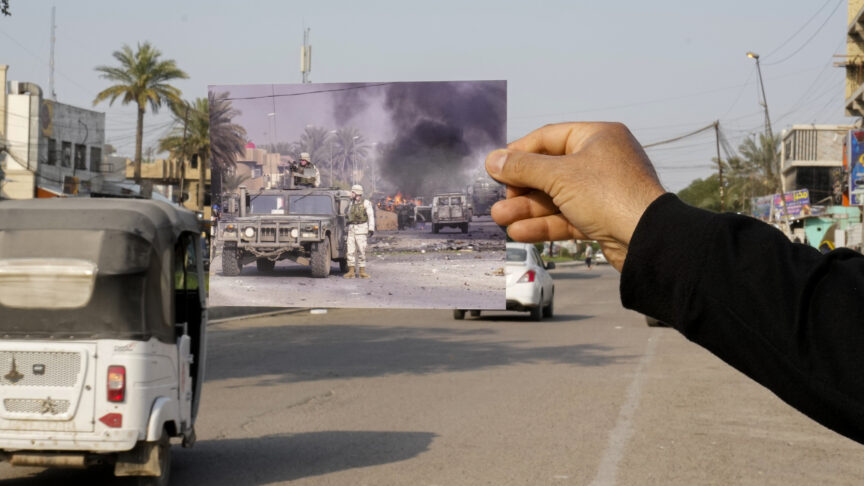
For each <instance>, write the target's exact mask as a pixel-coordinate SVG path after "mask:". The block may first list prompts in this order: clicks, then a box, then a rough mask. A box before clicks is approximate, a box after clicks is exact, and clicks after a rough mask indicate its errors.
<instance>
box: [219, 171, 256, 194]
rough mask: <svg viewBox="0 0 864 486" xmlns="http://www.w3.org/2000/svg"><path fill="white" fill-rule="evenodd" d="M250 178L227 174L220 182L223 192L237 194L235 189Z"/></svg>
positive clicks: (248, 176) (247, 175)
mask: <svg viewBox="0 0 864 486" xmlns="http://www.w3.org/2000/svg"><path fill="white" fill-rule="evenodd" d="M250 178H251V176H250V175H249V174H234V173H229V174H226V175H225V178H224V179H223V180H222V187H223V188H224V189H225V192H237V189H238V188H239V187H240V186H241V185H242V184H243V183H244V182H246V181H248V180H249V179H250Z"/></svg>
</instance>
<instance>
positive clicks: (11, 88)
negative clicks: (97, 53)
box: [0, 65, 112, 199]
mask: <svg viewBox="0 0 864 486" xmlns="http://www.w3.org/2000/svg"><path fill="white" fill-rule="evenodd" d="M7 72H8V66H5V65H0V87H2V92H0V168H2V170H3V173H4V179H3V180H2V182H0V197H2V198H10V199H29V198H33V197H55V196H59V195H64V194H65V195H86V194H88V193H90V192H100V191H101V190H102V186H103V184H104V182H105V181H106V175H108V177H107V179H111V175H112V173H111V172H110V171H108V172H107V173H106V170H107V168H106V166H105V165H104V161H105V159H104V157H103V154H102V151H103V148H104V144H105V114H104V113H101V112H97V111H93V110H89V109H86V108H79V107H77V106H72V105H67V104H64V103H59V102H56V101H52V100H48V99H44V98H43V96H42V89H41V88H40V87H39V86H38V85H36V84H34V83H27V82H21V81H10V82H8V83H7Z"/></svg>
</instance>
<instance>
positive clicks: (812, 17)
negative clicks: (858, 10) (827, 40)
mask: <svg viewBox="0 0 864 486" xmlns="http://www.w3.org/2000/svg"><path fill="white" fill-rule="evenodd" d="M840 1H843V0H840ZM829 3H831V0H826V1H825V3H823V4H822V6H821V7H819V10H817V11H816V12H815V13H813V15H811V16H810V18H809V19H807V21H806V22H804V24H803V25H802V26H801V27H799V28H798V30H796V31H795V33H794V34H792V35H790V36H789V38H788V39H786V40H784V41H783V42H781V43H780V45H779V46H777V47H776V48H775V49H774V50H773V51H771V52H769V53H768V54H765V57H770V56H771V55H772V54H774V53H775V52H777V51H779V50H780V49H782V48H783V47H785V46H786V43H788V42H789V41H791V40H792V39H794V38H795V36H796V35H798V34H800V33H801V31H802V30H804V28H805V27H807V26H808V25H810V22H812V21H813V19H815V18H816V16H817V15H819V12H821V11H822V10H824V9H825V7H826V6H827V5H828V4H829Z"/></svg>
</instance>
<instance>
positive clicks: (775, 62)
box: [765, 0, 843, 66]
mask: <svg viewBox="0 0 864 486" xmlns="http://www.w3.org/2000/svg"><path fill="white" fill-rule="evenodd" d="M842 4H843V0H839V1H838V2H837V5H836V6H834V10H832V11H831V13H830V14H828V17H827V18H826V19H825V21H824V22H822V25H820V26H819V28H818V29H816V32H814V33H813V35H811V36H810V37H809V38H808V39H807V40H806V41H804V43H803V44H801V46H800V47H798V49H795V51H794V52H793V53H792V54H789V55H788V56H786V57H784V58H783V59H780V60H779V61H774V62H770V63H765V65H766V66H774V65H777V64H780V63H782V62H785V61H787V60H789V59H790V58H792V56H794V55H795V54H798V53H799V52H801V50H802V49H804V48H805V47H807V45H808V44H810V41H811V40H813V38H815V37H816V36H817V35H818V34H819V32H822V29H823V28H824V27H825V25H826V24H827V23H828V21H829V20H831V18H832V17H833V16H834V13H835V12H837V9H838V8H840V5H842Z"/></svg>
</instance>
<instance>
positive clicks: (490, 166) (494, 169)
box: [486, 150, 507, 174]
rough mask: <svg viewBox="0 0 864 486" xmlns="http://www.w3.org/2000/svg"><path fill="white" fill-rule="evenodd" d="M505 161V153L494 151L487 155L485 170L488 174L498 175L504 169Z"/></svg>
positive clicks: (504, 151) (503, 151)
mask: <svg viewBox="0 0 864 486" xmlns="http://www.w3.org/2000/svg"><path fill="white" fill-rule="evenodd" d="M506 161H507V151H506V150H496V151H494V152H492V153H491V154H489V158H488V159H486V168H487V169H486V170H488V171H489V173H490V174H499V173H501V169H502V168H503V167H504V162H506Z"/></svg>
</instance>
